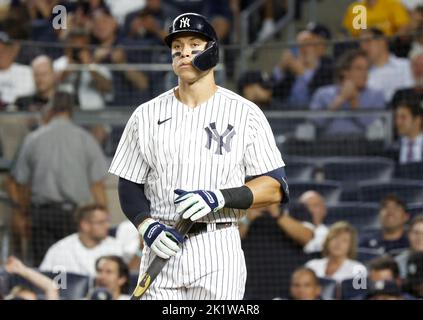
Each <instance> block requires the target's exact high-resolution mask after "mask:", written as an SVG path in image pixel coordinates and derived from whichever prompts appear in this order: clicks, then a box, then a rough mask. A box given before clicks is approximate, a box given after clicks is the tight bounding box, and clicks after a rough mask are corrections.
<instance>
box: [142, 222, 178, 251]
mask: <svg viewBox="0 0 423 320" xmlns="http://www.w3.org/2000/svg"><path fill="white" fill-rule="evenodd" d="M138 230H139V232H140V234H141V236H142V237H143V239H144V241H145V243H146V244H147V246H149V247H150V248H151V250H153V252H154V253H155V254H156V255H158V256H159V257H161V258H163V259H169V258H170V257H173V256H174V255H176V253H177V252H178V251H179V249H180V247H179V244H180V243H182V242H183V240H184V238H183V236H182V235H181V234H180V233H179V232H178V231H176V230H175V229H173V228H170V227H168V226H166V225H164V224H163V223H160V222H158V221H156V220H154V219H151V218H148V219H146V220H145V221H144V222H143V223H142V224H141V225H140V226H139V228H138Z"/></svg>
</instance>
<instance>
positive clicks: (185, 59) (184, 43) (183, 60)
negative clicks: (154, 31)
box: [172, 35, 207, 82]
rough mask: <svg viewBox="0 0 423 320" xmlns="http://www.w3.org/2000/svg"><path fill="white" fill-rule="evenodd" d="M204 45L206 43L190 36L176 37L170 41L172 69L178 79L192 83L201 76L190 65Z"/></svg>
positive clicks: (199, 72)
mask: <svg viewBox="0 0 423 320" xmlns="http://www.w3.org/2000/svg"><path fill="white" fill-rule="evenodd" d="M206 45H207V41H205V40H204V39H202V38H200V37H198V36H192V35H187V36H181V37H177V38H175V39H174V40H173V41H172V67H173V71H174V72H175V74H176V75H177V76H178V77H179V78H180V79H182V80H184V81H188V82H193V81H195V80H197V79H198V78H199V77H200V76H201V74H202V73H203V72H201V71H199V70H197V69H196V68H195V67H194V66H193V65H192V60H193V59H194V57H195V56H196V55H197V54H199V53H201V52H202V51H203V50H204V49H205V47H206ZM206 72H207V71H206Z"/></svg>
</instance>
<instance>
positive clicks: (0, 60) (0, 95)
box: [0, 31, 35, 111]
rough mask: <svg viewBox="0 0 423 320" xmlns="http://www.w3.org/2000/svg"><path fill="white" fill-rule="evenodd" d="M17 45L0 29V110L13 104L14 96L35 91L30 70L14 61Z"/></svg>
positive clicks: (17, 49)
mask: <svg viewBox="0 0 423 320" xmlns="http://www.w3.org/2000/svg"><path fill="white" fill-rule="evenodd" d="M18 51H19V46H18V45H17V44H16V43H14V42H13V41H12V39H10V37H9V35H8V34H7V33H5V32H3V31H0V111H2V110H5V109H6V107H7V105H9V104H13V103H14V102H15V100H16V98H18V97H20V96H25V95H28V94H32V93H33V92H34V91H35V85H34V79H33V77H32V70H31V68H30V67H29V66H25V65H22V64H19V63H15V59H16V56H17V54H18Z"/></svg>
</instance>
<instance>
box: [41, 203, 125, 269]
mask: <svg viewBox="0 0 423 320" xmlns="http://www.w3.org/2000/svg"><path fill="white" fill-rule="evenodd" d="M109 219H110V215H109V213H108V212H107V210H106V208H105V207H103V206H100V205H87V206H84V207H81V208H79V209H78V211H77V213H76V221H77V224H78V232H77V233H73V234H71V235H69V236H67V237H65V238H63V239H61V240H59V241H58V242H57V243H55V244H53V245H52V246H51V247H50V248H49V249H48V251H47V253H46V255H45V257H44V259H43V261H42V263H41V265H40V269H41V270H42V271H55V270H56V271H57V270H60V271H64V272H70V273H76V274H81V275H87V276H95V275H96V263H95V262H96V260H97V259H98V258H100V257H102V256H108V255H117V256H122V255H123V249H122V244H121V243H120V242H119V241H118V240H116V239H114V238H112V237H110V236H108V232H109V227H110V221H109Z"/></svg>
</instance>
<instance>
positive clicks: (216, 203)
mask: <svg viewBox="0 0 423 320" xmlns="http://www.w3.org/2000/svg"><path fill="white" fill-rule="evenodd" d="M175 193H176V194H177V195H178V197H177V198H176V199H175V204H177V207H176V213H177V214H183V216H182V217H183V218H184V219H191V221H196V220H199V219H201V218H202V217H204V216H206V215H208V214H209V213H211V212H217V211H218V210H220V209H222V208H223V207H224V206H225V199H224V197H223V195H222V192H220V190H214V191H208V190H194V191H184V190H181V189H176V190H175Z"/></svg>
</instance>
